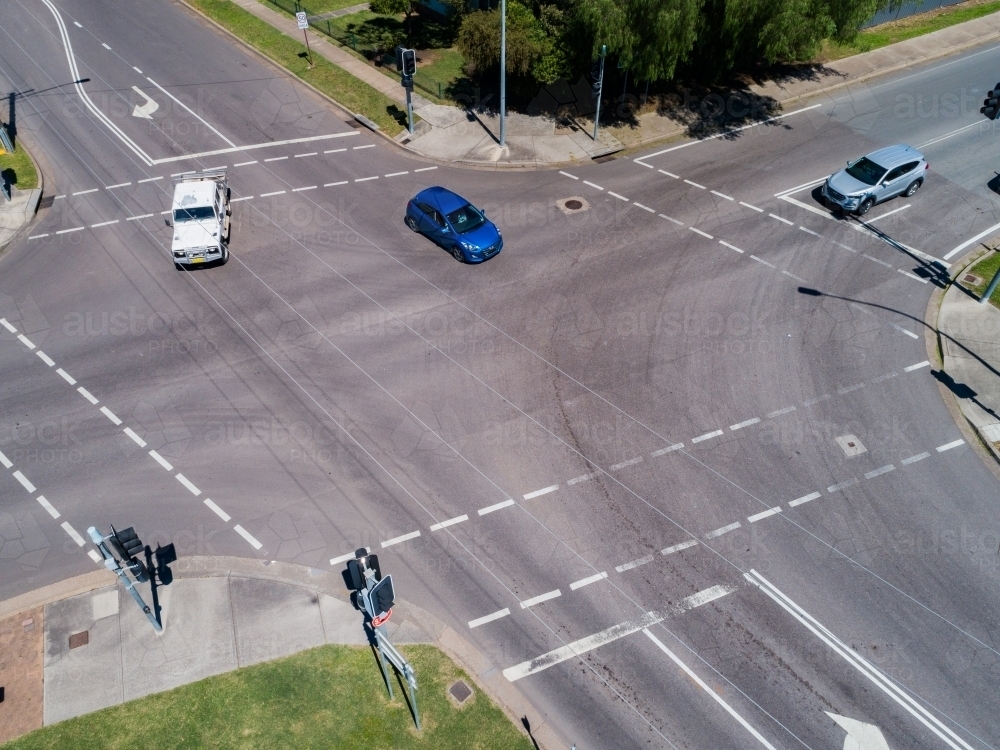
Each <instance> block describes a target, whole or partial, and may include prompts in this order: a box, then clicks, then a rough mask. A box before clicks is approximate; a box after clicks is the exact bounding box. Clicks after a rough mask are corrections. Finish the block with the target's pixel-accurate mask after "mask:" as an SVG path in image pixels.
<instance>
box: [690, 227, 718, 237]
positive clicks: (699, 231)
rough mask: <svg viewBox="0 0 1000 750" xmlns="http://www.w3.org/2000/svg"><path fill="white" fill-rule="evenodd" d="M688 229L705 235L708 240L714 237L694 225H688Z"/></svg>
mask: <svg viewBox="0 0 1000 750" xmlns="http://www.w3.org/2000/svg"><path fill="white" fill-rule="evenodd" d="M688 229H690V230H691V231H692V232H694V233H695V234H700V235H701V236H702V237H707V238H708V239H710V240H714V239H715V237H713V236H712V235H710V234H709V233H708V232H703V231H701V230H700V229H698V228H696V227H688Z"/></svg>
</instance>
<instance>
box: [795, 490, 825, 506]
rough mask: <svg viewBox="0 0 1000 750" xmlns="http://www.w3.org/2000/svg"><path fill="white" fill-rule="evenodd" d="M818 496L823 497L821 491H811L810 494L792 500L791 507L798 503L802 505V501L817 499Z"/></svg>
mask: <svg viewBox="0 0 1000 750" xmlns="http://www.w3.org/2000/svg"><path fill="white" fill-rule="evenodd" d="M817 497H822V495H820V493H819V492H810V493H809V494H808V495H803V496H802V497H800V498H797V499H795V500H792V501H790V502H789V503H788V507H789V508H794V507H795V506H797V505H802V503H808V502H809V501H810V500H815V499H816V498H817Z"/></svg>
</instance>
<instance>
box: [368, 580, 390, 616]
mask: <svg viewBox="0 0 1000 750" xmlns="http://www.w3.org/2000/svg"><path fill="white" fill-rule="evenodd" d="M395 597H396V594H395V592H394V591H393V590H392V576H391V575H388V576H386V577H385V578H383V579H382V580H381V581H379V582H378V583H376V584H375V586H374V587H373V588H372V590H371V592H370V593H369V594H368V598H369V600H370V601H371V604H372V609H373V610H374V611H373V612H369V614H370V615H371V616H372V617H380V616H382V615H385V614H387V613H388V612H389V610H390V609H392V606H393V605H394V604H395V603H396V601H395Z"/></svg>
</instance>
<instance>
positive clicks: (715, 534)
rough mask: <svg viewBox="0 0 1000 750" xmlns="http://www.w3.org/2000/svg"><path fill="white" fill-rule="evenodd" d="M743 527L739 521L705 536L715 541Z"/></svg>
mask: <svg viewBox="0 0 1000 750" xmlns="http://www.w3.org/2000/svg"><path fill="white" fill-rule="evenodd" d="M742 525H743V524H741V523H740V522H739V521H737V522H736V523H731V524H729V525H728V526H723V527H722V528H719V529H716V530H715V531H710V532H708V533H707V534H705V538H706V539H715V538H716V537H719V536H722V535H723V534H728V533H729V532H730V531H736V529H738V528H740V527H741V526H742Z"/></svg>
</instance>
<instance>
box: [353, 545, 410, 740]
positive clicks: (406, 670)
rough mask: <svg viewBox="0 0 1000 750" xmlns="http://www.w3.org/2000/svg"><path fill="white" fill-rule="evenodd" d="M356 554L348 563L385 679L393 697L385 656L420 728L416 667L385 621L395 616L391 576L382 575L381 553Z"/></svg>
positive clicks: (362, 550)
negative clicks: (393, 640) (395, 643)
mask: <svg viewBox="0 0 1000 750" xmlns="http://www.w3.org/2000/svg"><path fill="white" fill-rule="evenodd" d="M355 554H356V555H357V557H356V558H355V559H354V560H351V561H350V562H348V563H347V569H348V571H350V574H351V580H352V583H353V584H354V588H355V589H356V590H357V592H358V602H359V604H360V605H361V608H362V609H363V610H364V612H365V614H367V615H368V617H369V618H370V619H371V626H372V631H373V632H374V633H375V643H376V645H377V646H378V658H379V662H380V666H381V669H382V676H383V677H384V678H385V685H386V687H387V688H388V690H389V699H390V700H392V698H393V692H392V681H391V679H390V676H389V670H388V669H387V668H386V665H385V661H386V659H388V660H389V662H390V663H391V664H392V666H393V667H395V668H396V671H398V672H399V673H400V674H401V675H403V677H405V678H406V684H407V686H408V688H409V690H408V693H409V699H410V706H411V708H412V709H413V721H414V722H415V723H416V725H417V729H418V730H419V729H420V712H419V711H418V710H417V675H416V673H415V672H414V671H413V666H412V665H411V664H410V662H408V661H407V660H406V657H405V656H403V655H402V654H401V653H400V652H399V650H398V649H397V648H396V647H395V646H393V645H392V643H391V642H390V641H389V634H388V632H386V628H385V623H386V621H387V620H388V619H389V617H391V616H392V606H393V604H395V592H394V591H393V588H392V576H391V575H389V576H385V578H383V577H382V570H381V568H380V567H379V564H378V555H369V554H368V551H367V550H365V549H359V550H358V551H357V552H356V553H355Z"/></svg>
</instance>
